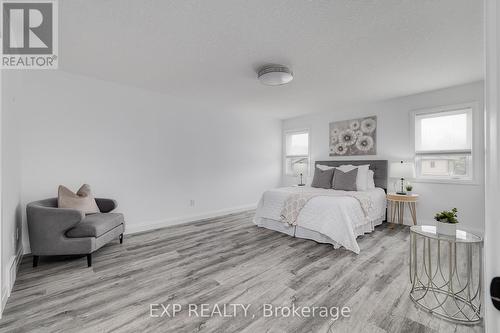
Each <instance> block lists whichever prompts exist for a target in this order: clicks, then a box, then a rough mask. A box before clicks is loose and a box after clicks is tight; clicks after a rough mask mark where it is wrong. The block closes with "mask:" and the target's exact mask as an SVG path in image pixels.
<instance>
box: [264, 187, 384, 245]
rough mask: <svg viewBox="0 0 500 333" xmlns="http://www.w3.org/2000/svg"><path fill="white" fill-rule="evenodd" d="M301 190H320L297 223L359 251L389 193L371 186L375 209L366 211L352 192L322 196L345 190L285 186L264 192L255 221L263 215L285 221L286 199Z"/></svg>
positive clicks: (377, 220) (380, 212)
mask: <svg viewBox="0 0 500 333" xmlns="http://www.w3.org/2000/svg"><path fill="white" fill-rule="evenodd" d="M299 191H308V192H311V191H313V192H317V193H318V195H319V196H316V197H313V198H311V199H310V200H309V201H308V202H307V203H306V205H305V206H304V207H303V208H302V210H301V211H300V213H299V215H298V217H297V227H300V228H304V229H307V230H311V231H314V232H319V233H320V234H322V235H324V236H327V237H328V238H330V239H331V240H332V241H333V242H332V244H334V245H336V246H339V245H340V246H343V247H345V248H346V249H348V250H351V251H353V252H355V253H359V251H360V250H359V246H358V243H357V241H356V237H358V236H360V235H362V234H364V233H366V232H371V231H373V228H374V225H375V224H376V223H377V222H381V221H382V220H383V219H384V217H385V209H386V196H385V192H384V190H383V189H381V188H375V189H372V190H368V191H366V192H365V193H367V194H368V196H369V198H370V200H371V201H372V204H373V209H371V210H370V212H369V214H368V215H365V213H364V211H363V209H362V208H361V205H360V203H359V201H358V200H357V199H355V198H353V197H351V196H342V195H340V196H326V195H325V196H321V194H326V193H331V192H332V191H335V192H338V193H339V194H341V193H343V192H344V191H336V190H331V189H328V190H327V189H319V188H310V187H308V188H305V189H304V188H302V187H283V188H277V189H273V190H269V191H266V192H264V194H263V195H262V197H261V199H260V201H259V204H258V206H257V211H256V213H255V218H254V223H255V224H257V225H260V224H261V223H260V222H261V221H262V219H264V218H265V219H270V220H275V221H278V222H280V223H283V222H282V220H281V218H280V215H281V211H282V209H283V205H284V203H285V200H286V199H287V197H288V196H289V195H290V194H291V193H296V192H299Z"/></svg>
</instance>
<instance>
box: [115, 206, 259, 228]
mask: <svg viewBox="0 0 500 333" xmlns="http://www.w3.org/2000/svg"><path fill="white" fill-rule="evenodd" d="M255 208H257V204H250V205H243V206H238V207H233V208H227V209H221V210H216V211H211V212H207V213H203V214H196V215H187V216H180V217H175V218H170V219H166V220H162V221H154V222H146V223H144V224H140V225H134V224H127V225H126V227H125V234H126V235H127V234H136V233H140V232H145V231H149V230H154V229H161V228H165V227H170V226H173V225H178V224H184V223H190V222H195V221H200V220H206V219H210V218H214V217H220V216H224V215H229V214H235V213H241V212H244V211H247V210H252V209H255Z"/></svg>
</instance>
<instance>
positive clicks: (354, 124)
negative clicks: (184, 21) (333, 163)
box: [330, 116, 377, 156]
mask: <svg viewBox="0 0 500 333" xmlns="http://www.w3.org/2000/svg"><path fill="white" fill-rule="evenodd" d="M376 153H377V116H371V117H365V118H359V119H352V120H344V121H334V122H331V123H330V156H351V155H375V154H376Z"/></svg>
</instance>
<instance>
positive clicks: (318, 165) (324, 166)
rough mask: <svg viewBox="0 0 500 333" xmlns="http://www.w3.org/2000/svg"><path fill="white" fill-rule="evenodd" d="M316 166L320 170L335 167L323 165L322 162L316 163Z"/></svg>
mask: <svg viewBox="0 0 500 333" xmlns="http://www.w3.org/2000/svg"><path fill="white" fill-rule="evenodd" d="M316 168H318V169H320V170H323V171H325V170H331V169H335V167H332V166H328V165H323V164H316Z"/></svg>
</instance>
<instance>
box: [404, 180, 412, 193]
mask: <svg viewBox="0 0 500 333" xmlns="http://www.w3.org/2000/svg"><path fill="white" fill-rule="evenodd" d="M405 189H406V195H411V193H412V191H413V185H412V184H410V183H407V184H406V186H405Z"/></svg>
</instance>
